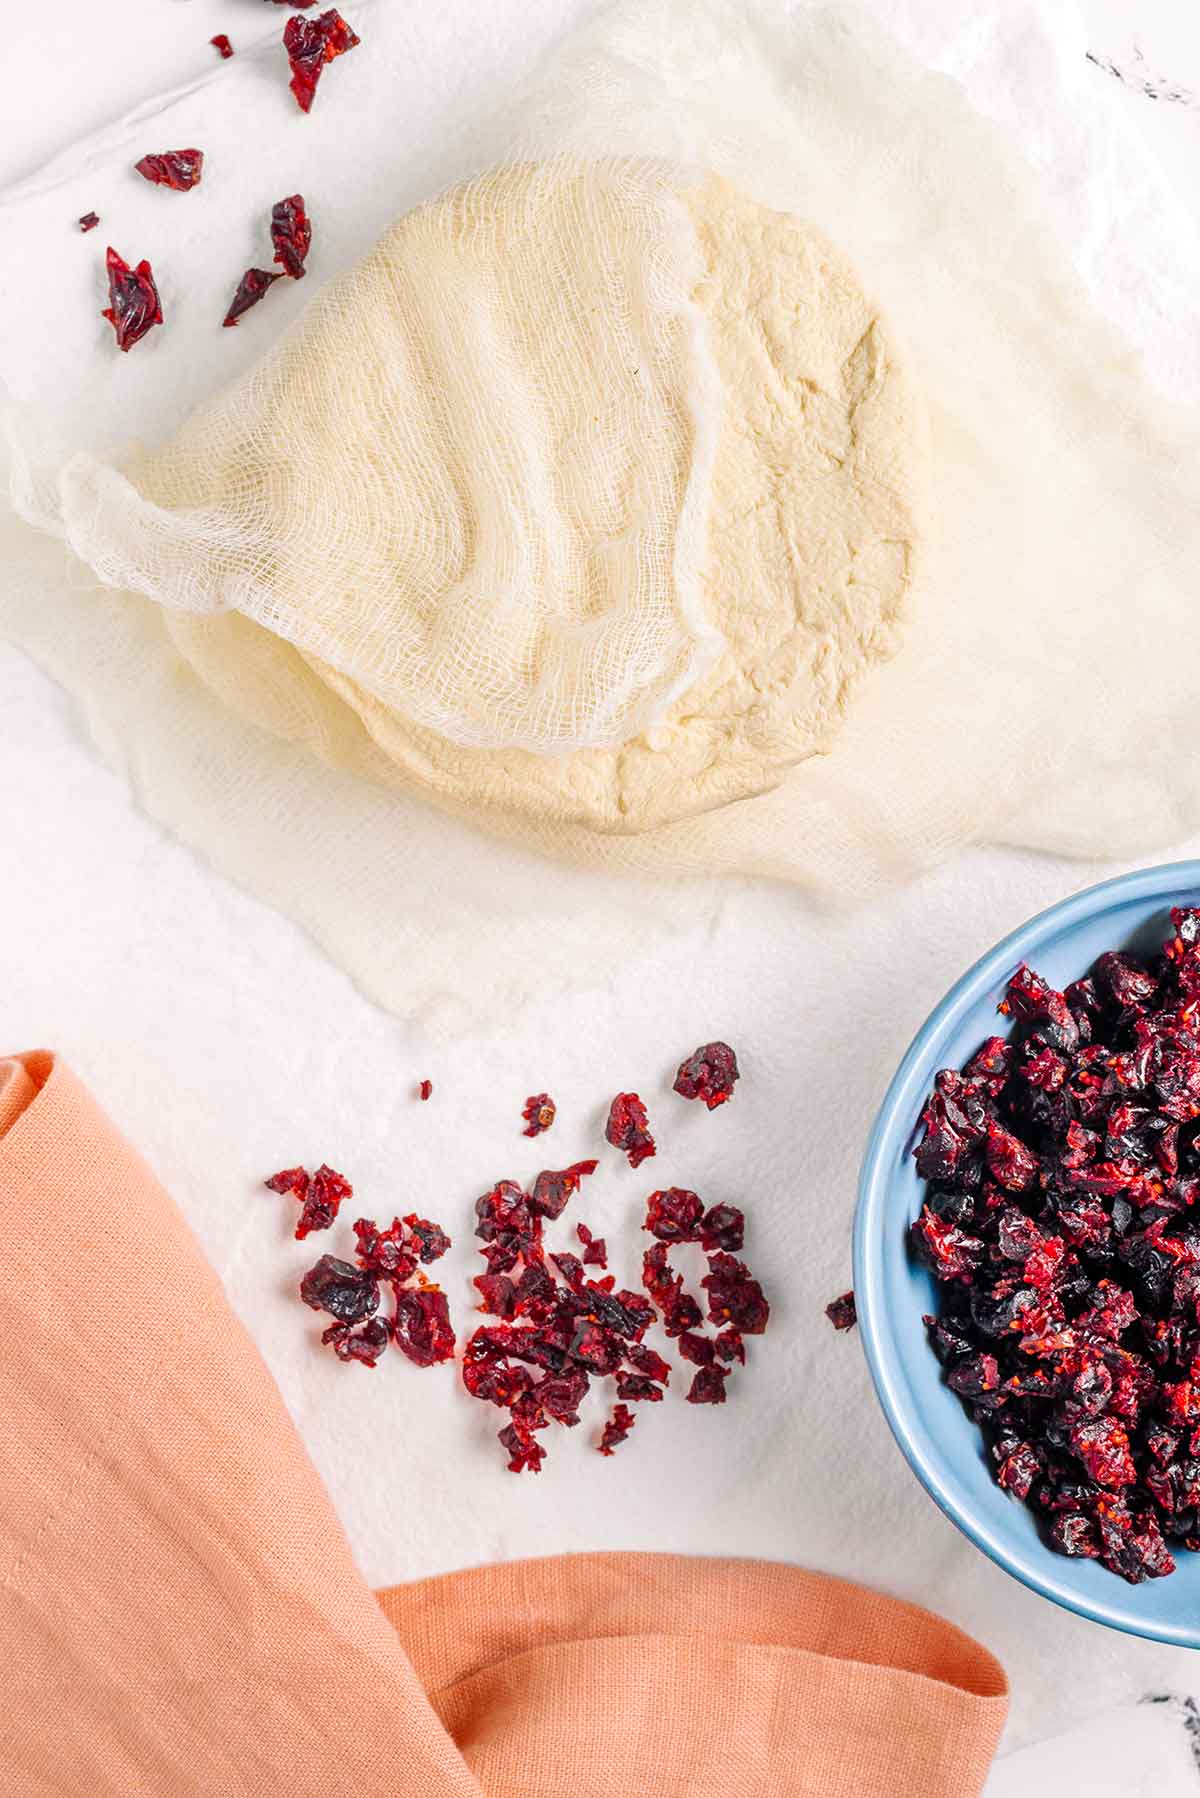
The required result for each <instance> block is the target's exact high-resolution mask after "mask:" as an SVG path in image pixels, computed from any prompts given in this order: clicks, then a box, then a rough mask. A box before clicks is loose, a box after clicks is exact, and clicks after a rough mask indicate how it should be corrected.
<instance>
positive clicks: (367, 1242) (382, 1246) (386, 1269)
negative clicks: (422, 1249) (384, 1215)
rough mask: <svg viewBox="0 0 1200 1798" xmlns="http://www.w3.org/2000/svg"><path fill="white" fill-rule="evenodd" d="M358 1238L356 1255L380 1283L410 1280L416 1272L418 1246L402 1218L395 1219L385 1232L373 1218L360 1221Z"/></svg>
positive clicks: (357, 1222) (356, 1220)
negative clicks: (416, 1246) (416, 1250)
mask: <svg viewBox="0 0 1200 1798" xmlns="http://www.w3.org/2000/svg"><path fill="white" fill-rule="evenodd" d="M354 1235H355V1240H356V1241H357V1244H358V1248H357V1250H356V1253H357V1255H358V1261H359V1266H360V1267H364V1268H366V1269H367V1271H368V1272H369V1273H372V1274H374V1275H375V1276H376V1278H377V1279H380V1280H407V1279H408V1278H409V1276H410V1275H411V1274H412V1273H413V1272H414V1271H415V1269H416V1265H417V1257H416V1252H415V1246H414V1244H413V1243H412V1242H411V1241H410V1239H409V1235H408V1232H407V1230H406V1229H405V1227H404V1225H403V1224H402V1223H401V1221H400V1219H399V1218H398V1217H397V1218H393V1220H392V1223H391V1227H390V1228H389V1229H387V1230H381V1229H380V1228H379V1226H378V1224H373V1223H372V1222H371V1220H370V1219H369V1218H366V1217H360V1218H356V1219H355V1222H354Z"/></svg>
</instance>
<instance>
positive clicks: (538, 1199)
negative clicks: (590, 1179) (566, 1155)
mask: <svg viewBox="0 0 1200 1798" xmlns="http://www.w3.org/2000/svg"><path fill="white" fill-rule="evenodd" d="M596 1166H597V1163H596V1162H594V1161H574V1162H572V1163H571V1166H570V1167H566V1168H563V1169H561V1170H560V1171H559V1172H557V1173H555V1172H554V1171H553V1170H552V1169H550V1168H544V1169H543V1170H542V1172H541V1173H540V1174H539V1175H538V1177H537V1179H536V1180H535V1181H534V1183H533V1186H532V1188H531V1189H530V1193H529V1207H530V1210H531V1211H536V1212H537V1213H538V1214H539V1216H541V1217H549V1218H555V1217H561V1216H562V1214H563V1212H564V1211H565V1210H566V1208H567V1200H568V1199H569V1198H571V1197H572V1195H573V1194H574V1193H577V1192H578V1191H579V1182H580V1181H581V1180H583V1179H585V1178H586V1177H587V1175H588V1174H594V1173H595V1171H596Z"/></svg>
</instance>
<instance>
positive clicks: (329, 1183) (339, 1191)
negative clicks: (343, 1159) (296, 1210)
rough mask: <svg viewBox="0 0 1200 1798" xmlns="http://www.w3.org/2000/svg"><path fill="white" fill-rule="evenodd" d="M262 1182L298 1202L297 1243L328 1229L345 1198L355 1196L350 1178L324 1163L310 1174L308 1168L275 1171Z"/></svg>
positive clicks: (288, 1168)
mask: <svg viewBox="0 0 1200 1798" xmlns="http://www.w3.org/2000/svg"><path fill="white" fill-rule="evenodd" d="M263 1184H264V1185H265V1186H266V1187H267V1188H268V1189H269V1190H270V1191H271V1192H286V1193H289V1194H290V1195H291V1197H292V1198H294V1199H296V1200H298V1201H299V1203H300V1206H301V1211H300V1221H299V1223H298V1224H297V1225H296V1239H297V1241H298V1242H303V1240H304V1238H305V1237H306V1236H308V1235H310V1234H311V1233H312V1232H313V1231H314V1230H328V1228H329V1226H330V1224H332V1223H333V1221H334V1219H335V1218H336V1217H337V1214H338V1207H339V1206H340V1205H341V1203H342V1200H343V1199H349V1198H352V1197H353V1196H354V1188H353V1187H352V1186H351V1184H350V1182H349V1180H347V1179H346V1178H345V1176H344V1175H343V1174H339V1173H338V1172H337V1171H336V1170H335V1169H334V1168H331V1167H329V1166H327V1165H326V1164H325V1163H324V1162H322V1163H321V1166H320V1167H319V1168H318V1169H317V1171H316V1173H315V1174H310V1173H309V1172H308V1170H307V1169H306V1168H302V1167H287V1168H284V1169H283V1171H282V1172H281V1173H278V1174H272V1176H271V1178H270V1179H269V1180H265V1181H264V1182H263Z"/></svg>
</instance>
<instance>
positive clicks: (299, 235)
mask: <svg viewBox="0 0 1200 1798" xmlns="http://www.w3.org/2000/svg"><path fill="white" fill-rule="evenodd" d="M271 242H272V243H273V244H274V246H275V256H274V260H275V261H276V262H277V263H278V264H279V266H280V268H281V269H282V270H283V272H284V274H285V275H290V276H291V277H292V279H293V281H299V280H300V279H301V278H302V277H303V275H304V264H305V262H306V261H307V259H308V252H309V247H310V245H311V244H312V220H311V219H310V218H309V216H308V213H307V212H306V211H305V209H304V195H303V194H289V196H288V198H287V199H286V200H276V202H275V204H274V206H272V208H271ZM422 1084H424V1082H422ZM430 1090H431V1091H432V1088H430Z"/></svg>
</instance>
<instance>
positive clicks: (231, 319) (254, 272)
mask: <svg viewBox="0 0 1200 1798" xmlns="http://www.w3.org/2000/svg"><path fill="white" fill-rule="evenodd" d="M279 278H280V277H279V275H278V274H277V273H276V271H275V270H274V269H267V268H248V269H247V270H246V272H245V274H244V275H243V276H242V278H241V280H240V281H239V282H238V284H237V292H236V293H235V294H234V296H233V298H232V300H230V302H229V311H228V312H227V313H226V314H225V317H224V318H223V319H222V321H221V322H222V324H223V325H225V326H227V327H228V326H230V325H236V324H237V322H238V319H239V318H241V316H242V314H243V313H244V312H249V310H250V308H251V306H257V305H258V302H259V301H260V300H261V299H262V297H263V295H264V293H266V291H267V289H268V288H269V287H271V286H272V285H273V284H274V283H275V282H276V281H278V280H279Z"/></svg>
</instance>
